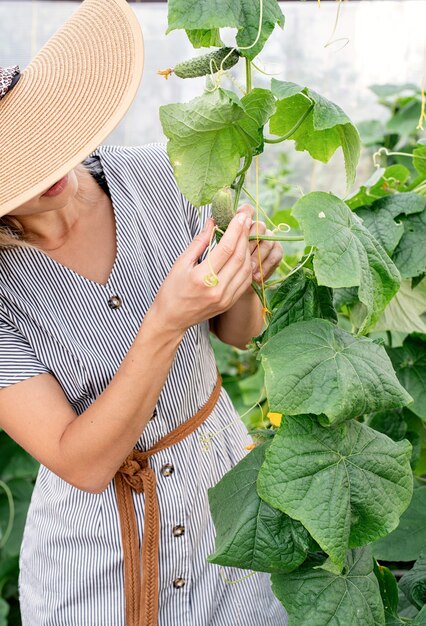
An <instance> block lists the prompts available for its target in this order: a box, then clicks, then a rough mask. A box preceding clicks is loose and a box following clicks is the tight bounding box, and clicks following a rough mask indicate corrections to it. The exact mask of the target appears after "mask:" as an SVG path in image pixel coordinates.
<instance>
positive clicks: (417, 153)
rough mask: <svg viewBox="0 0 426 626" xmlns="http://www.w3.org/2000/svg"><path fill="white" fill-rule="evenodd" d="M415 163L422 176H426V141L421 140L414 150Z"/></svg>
mask: <svg viewBox="0 0 426 626" xmlns="http://www.w3.org/2000/svg"><path fill="white" fill-rule="evenodd" d="M413 154H414V159H413V165H414V167H415V168H416V170H417V171H418V173H419V174H420V175H421V176H426V143H423V141H419V143H418V144H417V147H416V148H414V150H413Z"/></svg>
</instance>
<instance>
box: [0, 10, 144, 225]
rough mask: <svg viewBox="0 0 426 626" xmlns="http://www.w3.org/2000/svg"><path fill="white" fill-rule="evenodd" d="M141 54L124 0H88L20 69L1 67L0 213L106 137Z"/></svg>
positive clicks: (137, 76) (138, 71) (123, 107)
mask: <svg viewBox="0 0 426 626" xmlns="http://www.w3.org/2000/svg"><path fill="white" fill-rule="evenodd" d="M143 60H144V50H143V38H142V32H141V28H140V26H139V23H138V20H137V18H136V16H135V14H134V12H133V10H132V9H131V8H130V6H129V5H128V4H127V2H126V0H84V2H82V4H81V5H80V7H79V8H78V9H77V11H75V12H74V13H73V14H72V15H71V17H70V18H69V19H68V20H67V21H66V22H65V24H64V25H63V26H62V27H61V28H59V30H58V31H57V32H56V33H55V34H54V35H53V36H52V37H51V38H50V39H49V41H48V42H47V43H46V44H45V45H44V46H43V48H42V49H41V50H40V52H39V53H38V54H37V56H36V57H35V58H34V59H33V61H31V63H30V64H29V65H28V66H27V67H26V68H25V70H24V71H22V73H20V72H19V67H18V66H13V67H10V68H0V216H2V215H5V214H6V213H8V212H9V211H12V210H13V209H15V208H17V207H18V206H20V205H21V204H23V203H24V202H27V201H28V200H30V199H31V198H33V197H35V196H37V195H39V194H41V193H43V192H44V191H46V190H47V189H48V188H49V187H51V186H52V185H53V184H54V183H55V182H57V181H58V180H60V179H61V178H63V177H64V176H65V175H66V174H67V173H68V172H69V171H71V170H72V169H73V168H74V167H75V166H76V165H77V164H78V163H81V161H83V160H84V159H85V158H86V157H87V156H88V155H89V154H90V153H91V152H93V150H95V149H96V148H97V147H98V146H99V145H100V144H101V143H102V141H103V140H104V139H105V138H106V137H107V135H108V134H109V133H110V132H111V131H112V130H113V129H114V128H115V127H116V126H117V124H118V123H119V122H120V120H121V119H122V117H123V116H124V114H125V113H126V111H127V110H128V108H129V107H130V105H131V103H132V101H133V99H134V97H135V95H136V92H137V89H138V86H139V84H140V80H141V78H142V71H143ZM0 63H1V58H0Z"/></svg>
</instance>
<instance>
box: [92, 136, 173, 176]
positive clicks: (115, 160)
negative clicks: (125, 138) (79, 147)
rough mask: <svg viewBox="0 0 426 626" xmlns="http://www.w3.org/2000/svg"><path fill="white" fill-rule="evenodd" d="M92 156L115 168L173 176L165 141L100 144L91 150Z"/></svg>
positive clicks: (135, 172)
mask: <svg viewBox="0 0 426 626" xmlns="http://www.w3.org/2000/svg"><path fill="white" fill-rule="evenodd" d="M93 156H98V157H100V160H101V163H104V162H106V163H108V164H110V165H113V166H115V167H116V168H119V167H122V168H124V170H125V171H128V172H130V173H132V174H141V173H144V174H145V175H146V174H147V173H155V174H156V175H157V177H158V173H159V171H160V172H161V173H163V174H164V175H166V176H171V177H173V167H172V164H171V162H170V159H169V156H168V154H167V147H166V144H165V143H161V142H154V143H148V144H142V145H136V146H121V145H106V144H105V145H101V146H99V147H98V148H97V149H96V150H95V151H94V152H92V153H91V154H90V155H89V157H87V158H88V159H90V158H92V157H93Z"/></svg>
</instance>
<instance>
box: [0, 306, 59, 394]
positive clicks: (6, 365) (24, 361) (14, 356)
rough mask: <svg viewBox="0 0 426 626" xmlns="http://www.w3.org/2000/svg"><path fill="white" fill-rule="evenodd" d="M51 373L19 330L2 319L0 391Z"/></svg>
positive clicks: (0, 335) (0, 322) (0, 333)
mask: <svg viewBox="0 0 426 626" xmlns="http://www.w3.org/2000/svg"><path fill="white" fill-rule="evenodd" d="M49 372H50V370H49V369H48V368H47V367H46V366H45V365H44V364H43V363H41V361H40V360H39V359H38V358H37V356H36V354H35V352H34V350H33V349H32V347H31V346H30V344H29V342H28V341H27V339H25V337H24V336H23V335H22V334H21V333H20V332H19V330H18V329H16V328H14V327H13V326H12V325H10V324H9V323H8V322H6V321H4V320H2V319H1V318H0V389H2V388H4V387H9V385H13V384H14V383H18V382H21V381H22V380H25V379H27V378H31V377H32V376H35V375H36V374H46V373H49Z"/></svg>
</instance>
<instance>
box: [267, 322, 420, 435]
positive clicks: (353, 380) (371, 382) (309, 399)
mask: <svg viewBox="0 0 426 626" xmlns="http://www.w3.org/2000/svg"><path fill="white" fill-rule="evenodd" d="M260 356H261V359H262V365H263V368H264V370H265V384H266V391H267V396H268V400H269V406H270V410H271V411H276V412H277V413H284V414H286V415H298V414H299V413H314V414H316V415H321V417H320V420H321V422H322V423H323V424H324V425H326V424H328V423H330V424H333V423H338V422H342V421H343V420H348V419H351V418H353V417H358V416H360V415H363V414H364V413H372V412H374V411H380V410H383V409H385V408H387V409H392V408H397V407H400V406H402V405H404V404H407V403H408V402H410V400H411V397H410V396H409V395H408V393H407V392H406V391H405V389H403V387H401V385H399V384H398V380H397V378H396V376H395V373H394V372H393V370H392V365H391V362H390V360H389V358H388V356H387V355H386V351H385V350H384V348H383V347H382V346H379V345H377V344H375V343H374V342H373V341H372V340H371V339H368V338H366V337H358V338H356V337H353V336H352V335H351V334H350V333H347V332H346V331H344V330H342V329H341V328H339V327H338V326H336V325H335V324H332V323H331V322H329V321H327V320H320V319H313V320H310V321H306V322H297V323H296V324H291V326H287V327H286V328H284V329H283V330H281V332H279V333H278V334H277V335H275V336H274V337H272V339H270V340H269V341H268V342H267V343H266V344H265V345H264V346H263V347H262V348H261V350H260Z"/></svg>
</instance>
